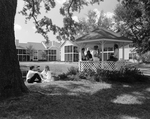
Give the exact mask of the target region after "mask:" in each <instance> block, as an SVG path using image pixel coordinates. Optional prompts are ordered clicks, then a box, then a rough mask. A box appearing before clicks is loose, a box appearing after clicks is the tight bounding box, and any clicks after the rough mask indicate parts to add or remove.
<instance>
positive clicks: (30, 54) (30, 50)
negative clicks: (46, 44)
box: [27, 45, 35, 61]
mask: <svg viewBox="0 0 150 119" xmlns="http://www.w3.org/2000/svg"><path fill="white" fill-rule="evenodd" d="M34 52H35V49H34V48H33V46H32V45H29V46H28V47H27V53H28V54H29V56H30V61H31V60H32V59H33V56H34Z"/></svg>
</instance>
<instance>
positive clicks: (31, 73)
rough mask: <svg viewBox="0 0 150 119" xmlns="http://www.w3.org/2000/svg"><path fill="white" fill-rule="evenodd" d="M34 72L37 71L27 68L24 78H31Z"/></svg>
mask: <svg viewBox="0 0 150 119" xmlns="http://www.w3.org/2000/svg"><path fill="white" fill-rule="evenodd" d="M35 73H39V72H37V71H33V70H29V71H28V73H27V75H26V80H28V79H30V78H32V77H33V75H34V74H35Z"/></svg>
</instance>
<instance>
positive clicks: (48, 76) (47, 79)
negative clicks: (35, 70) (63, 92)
mask: <svg viewBox="0 0 150 119" xmlns="http://www.w3.org/2000/svg"><path fill="white" fill-rule="evenodd" d="M41 75H42V79H43V81H45V82H50V81H52V72H51V71H47V72H46V71H45V70H43V71H42V72H41Z"/></svg>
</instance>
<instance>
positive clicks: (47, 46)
mask: <svg viewBox="0 0 150 119" xmlns="http://www.w3.org/2000/svg"><path fill="white" fill-rule="evenodd" d="M60 45H61V44H60V43H58V42H56V41H53V42H52V41H50V42H49V44H45V41H42V43H36V42H27V43H19V42H18V41H17V43H16V48H17V49H26V48H27V47H29V46H32V47H33V49H35V50H46V49H50V48H51V47H57V48H59V47H60Z"/></svg>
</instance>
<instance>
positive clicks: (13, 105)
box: [0, 81, 150, 119]
mask: <svg viewBox="0 0 150 119" xmlns="http://www.w3.org/2000/svg"><path fill="white" fill-rule="evenodd" d="M27 86H28V88H29V89H30V90H31V93H30V94H29V95H24V96H23V97H20V98H16V99H13V100H7V101H5V102H1V103H0V118H6V119H9V118H10V119H13V118H14V119H20V118H21V119H149V118H150V113H149V112H150V85H148V84H141V85H140V84H136V85H132V86H131V85H121V84H105V83H91V82H86V81H84V82H83V81H82V82H73V81H68V82H64V81H56V82H53V83H51V84H47V83H44V84H30V85H29V84H28V85H27Z"/></svg>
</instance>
